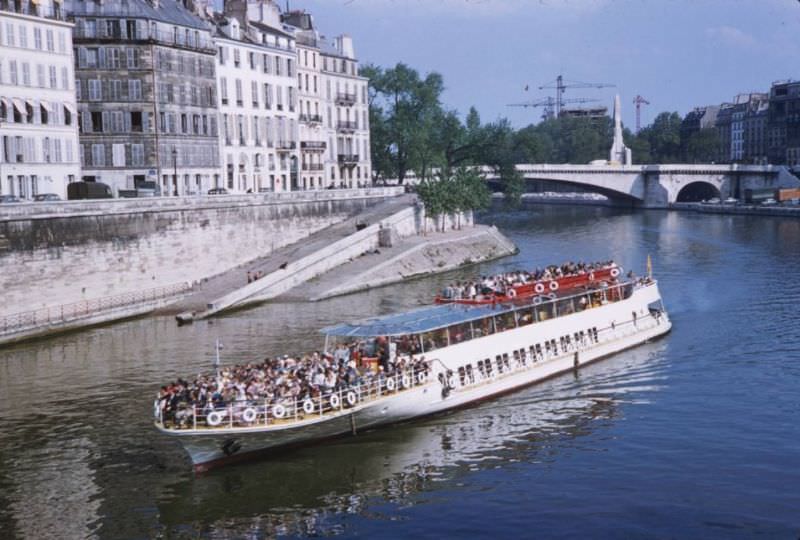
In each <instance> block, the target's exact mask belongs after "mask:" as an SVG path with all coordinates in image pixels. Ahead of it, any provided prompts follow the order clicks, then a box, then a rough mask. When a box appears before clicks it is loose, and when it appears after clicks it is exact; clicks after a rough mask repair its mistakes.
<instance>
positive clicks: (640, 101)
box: [633, 95, 650, 133]
mask: <svg viewBox="0 0 800 540" xmlns="http://www.w3.org/2000/svg"><path fill="white" fill-rule="evenodd" d="M633 104H634V105H636V133H639V130H640V129H642V105H650V102H649V101H647V100H646V99H645V98H643V97H642V96H639V95H637V96H636V97H635V98H633Z"/></svg>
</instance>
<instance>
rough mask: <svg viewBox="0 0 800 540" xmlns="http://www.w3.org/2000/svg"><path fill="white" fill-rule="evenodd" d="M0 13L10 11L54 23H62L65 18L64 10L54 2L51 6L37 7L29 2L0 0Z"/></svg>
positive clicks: (25, 0) (26, 0)
mask: <svg viewBox="0 0 800 540" xmlns="http://www.w3.org/2000/svg"><path fill="white" fill-rule="evenodd" d="M0 11H10V12H12V13H19V14H20V15H30V16H31V17H41V18H43V19H53V20H56V21H63V20H65V18H66V17H65V15H66V13H65V10H64V9H62V8H61V4H59V3H55V2H54V3H53V5H52V6H41V5H39V6H37V5H35V4H34V3H33V2H31V1H30V0H0Z"/></svg>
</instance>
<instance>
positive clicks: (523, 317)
mask: <svg viewBox="0 0 800 540" xmlns="http://www.w3.org/2000/svg"><path fill="white" fill-rule="evenodd" d="M533 321H534V313H533V308H525V309H521V310H519V311H518V312H517V324H518V325H519V326H528V325H529V324H532V323H533Z"/></svg>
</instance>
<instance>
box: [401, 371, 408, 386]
mask: <svg viewBox="0 0 800 540" xmlns="http://www.w3.org/2000/svg"><path fill="white" fill-rule="evenodd" d="M400 384H402V385H403V388H411V377H409V376H408V374H407V373H406V374H403V377H402V378H401V379H400Z"/></svg>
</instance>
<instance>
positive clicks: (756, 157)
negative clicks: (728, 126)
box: [742, 94, 769, 165]
mask: <svg viewBox="0 0 800 540" xmlns="http://www.w3.org/2000/svg"><path fill="white" fill-rule="evenodd" d="M768 112H769V97H768V94H758V95H757V97H756V98H755V99H751V100H750V101H749V102H748V104H747V110H746V111H745V114H744V148H743V150H742V161H743V162H744V163H751V164H756V165H766V164H767V163H768V161H769V160H768V158H767V118H768Z"/></svg>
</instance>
